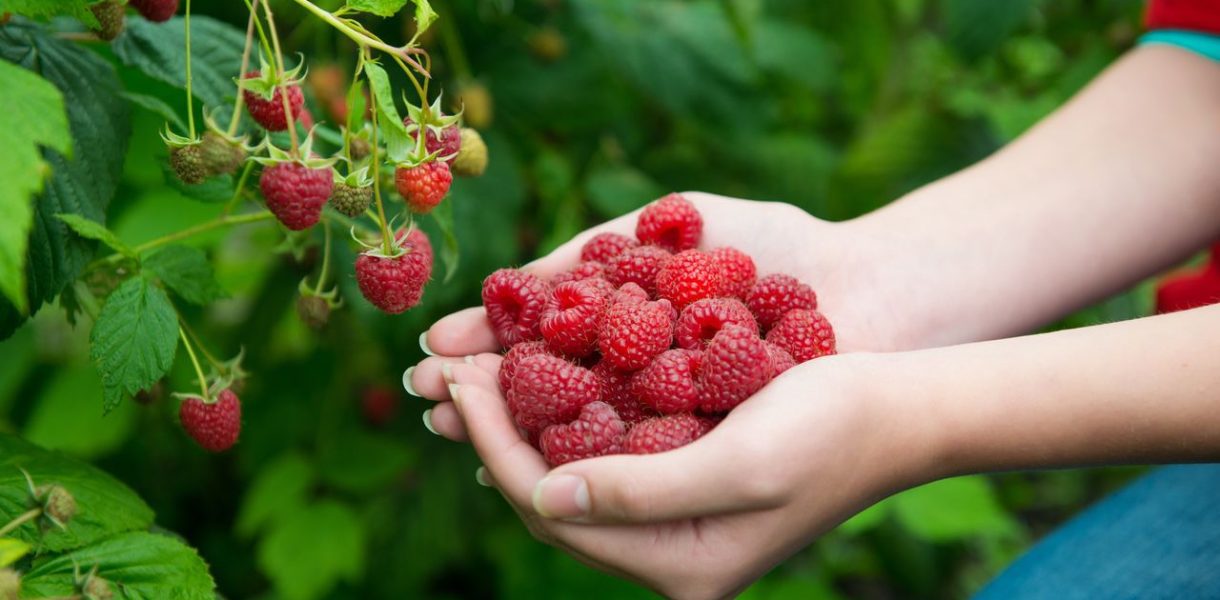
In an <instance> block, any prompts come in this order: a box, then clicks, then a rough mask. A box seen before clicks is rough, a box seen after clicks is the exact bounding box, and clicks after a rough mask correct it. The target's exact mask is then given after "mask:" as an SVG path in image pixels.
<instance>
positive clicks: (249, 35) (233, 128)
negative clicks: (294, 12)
mask: <svg viewBox="0 0 1220 600" xmlns="http://www.w3.org/2000/svg"><path fill="white" fill-rule="evenodd" d="M258 1H259V0H253V2H252V4H251V7H250V19H249V20H248V21H247V22H246V47H245V48H244V49H243V50H242V51H241V71H239V72H238V73H237V78H238V79H241V78H242V77H245V76H246V73H247V72H248V71H249V70H250V50H251V49H252V48H253V47H254V22H255V21H256V20H257V19H256V17H257V16H258V12H257V11H258ZM245 102H246V95H245V94H243V93H241V90H238V92H237V99H236V100H234V101H233V116H232V117H231V118H230V119H229V129H228V134H229V137H233V136H235V135H237V126H238V125H240V124H241V109H242V105H243V104H245ZM237 189H238V190H241V187H240V186H239V187H238V188H237Z"/></svg>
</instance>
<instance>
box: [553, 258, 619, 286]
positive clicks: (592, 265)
mask: <svg viewBox="0 0 1220 600" xmlns="http://www.w3.org/2000/svg"><path fill="white" fill-rule="evenodd" d="M605 274H606V265H603V264H602V263H599V262H592V261H586V262H582V263H580V264H578V265H576V266H575V267H572V268H571V269H568V270H567V271H564V272H562V273H556V274H555V275H554V276H553V277H551V285H552V286H557V285H559V284H561V283H565V282H568V281H581V280H584V279H595V278H596V279H602V278H604V277H605Z"/></svg>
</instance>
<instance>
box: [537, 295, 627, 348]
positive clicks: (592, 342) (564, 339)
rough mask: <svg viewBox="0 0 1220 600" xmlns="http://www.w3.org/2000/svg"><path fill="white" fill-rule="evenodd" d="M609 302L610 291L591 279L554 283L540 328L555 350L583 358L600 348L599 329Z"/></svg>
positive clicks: (548, 343) (549, 344) (543, 336)
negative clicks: (555, 284)
mask: <svg viewBox="0 0 1220 600" xmlns="http://www.w3.org/2000/svg"><path fill="white" fill-rule="evenodd" d="M609 301H610V293H609V291H608V290H607V289H606V288H604V287H601V286H598V285H597V284H595V283H593V282H592V281H589V280H585V281H569V282H566V283H561V284H559V285H558V286H555V289H554V290H552V292H551V298H550V300H548V301H547V304H546V308H544V309H543V310H542V319H541V321H539V325H538V330H539V332H541V333H542V339H544V340H546V342H547V345H548V346H549V347H550V349H551V350H552V351H554V352H557V353H560V354H566V355H568V356H572V357H576V358H583V357H585V356H588V355H589V354H591V353H592V352H593V350H595V349H596V348H597V332H598V329H600V328H601V324H602V318H603V317H604V316H605V314H606V305H607V304H608V303H609Z"/></svg>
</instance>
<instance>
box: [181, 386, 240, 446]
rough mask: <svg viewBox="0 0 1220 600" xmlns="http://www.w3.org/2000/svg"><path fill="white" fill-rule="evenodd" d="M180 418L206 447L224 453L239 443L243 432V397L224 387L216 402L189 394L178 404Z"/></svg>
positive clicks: (187, 431)
mask: <svg viewBox="0 0 1220 600" xmlns="http://www.w3.org/2000/svg"><path fill="white" fill-rule="evenodd" d="M178 418H179V420H181V421H182V428H183V429H185V430H186V433H187V435H190V436H191V438H193V439H194V440H195V441H196V442H198V443H199V445H200V446H202V447H203V449H204V450H207V451H208V452H224V451H225V450H228V449H229V448H232V447H233V444H236V443H237V437H238V436H239V435H240V434H241V400H239V399H238V398H237V394H234V393H233V391H232V390H224V391H222V392H220V394H219V395H218V396H217V397H216V401H214V402H212V403H207V402H204V401H203V398H200V397H199V396H187V398H186V399H185V400H183V401H182V404H181V406H179V407H178Z"/></svg>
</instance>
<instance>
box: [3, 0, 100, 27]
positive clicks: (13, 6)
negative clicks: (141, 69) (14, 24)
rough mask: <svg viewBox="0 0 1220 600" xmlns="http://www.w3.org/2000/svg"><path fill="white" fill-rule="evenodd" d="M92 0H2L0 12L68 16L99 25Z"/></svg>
mask: <svg viewBox="0 0 1220 600" xmlns="http://www.w3.org/2000/svg"><path fill="white" fill-rule="evenodd" d="M89 4H91V0H0V14H4V13H10V12H11V13H13V14H16V15H23V16H26V17H37V18H45V17H58V16H61V15H62V16H68V17H75V18H77V19H79V20H80V21H81V22H82V23H84V24H85V25H86V26H88V27H91V28H96V27H97V17H95V16H93V11H90V10H89Z"/></svg>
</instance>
